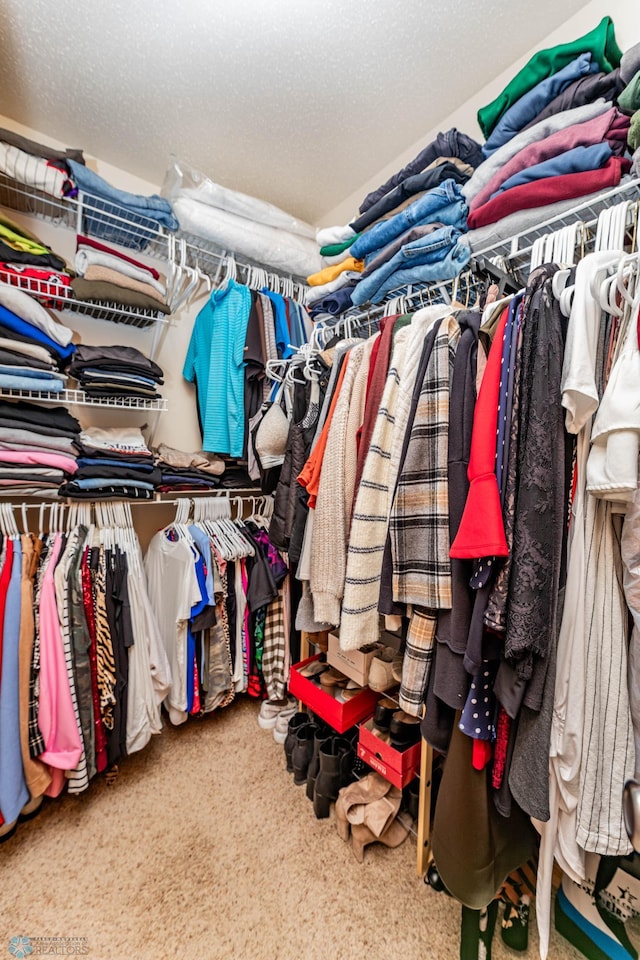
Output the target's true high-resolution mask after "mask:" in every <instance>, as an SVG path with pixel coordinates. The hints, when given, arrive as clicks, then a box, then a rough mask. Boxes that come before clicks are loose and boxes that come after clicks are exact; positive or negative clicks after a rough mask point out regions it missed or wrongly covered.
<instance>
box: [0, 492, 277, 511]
mask: <svg viewBox="0 0 640 960" xmlns="http://www.w3.org/2000/svg"><path fill="white" fill-rule="evenodd" d="M268 496H271V494H268V493H263V492H262V491H261V490H260V489H259V488H258V487H239V488H238V489H236V490H231V489H230V490H224V491H219V492H218V491H216V490H207V491H206V492H205V491H204V490H203V491H197V490H194V491H193V492H192V493H190V494H189V495H186V494H185V496H184V497H178V498H176V497H172V498H170V499H169V498H168V499H166V500H163V499H162V497H161V496H158V497H156V498H154V499H153V500H125V499H119V500H101V499H100V498H99V497H97V498H96V499H95V500H74V499H72V498H71V497H60V498H58V499H56V500H52V499H48V498H44V497H43V498H41V499H37V498H33V497H32V498H30V500H29V502H25V501H24V500H21V499H20V494H14V495H13V497H15V499H13V498H12V496H11V494H9V495H8V496H7V497H6V499H5V498H3V497H2V494H0V503H8V504H9V505H10V506H12V507H22V505H23V503H24V504H25V507H26V509H27V510H39V509H40V506H41V505H43V506H45V507H48V506H55V504H58V506H60V505H62V506H65V507H72V506H82V505H83V504H87V505H88V506H93V504H95V503H109V504H114V503H115V504H117V503H123V504H129V506H133V507H153V506H157V505H158V504H161V503H167V504H169V505H170V506H171V505H174V506H175V505H177V504H179V503H183V502H184V501H185V500H191V499H193V498H195V499H196V500H201V499H206V498H215V497H217V498H218V499H219V500H224V499H227V500H228V499H231V498H232V497H242V498H243V499H247V500H248V499H249V497H268Z"/></svg>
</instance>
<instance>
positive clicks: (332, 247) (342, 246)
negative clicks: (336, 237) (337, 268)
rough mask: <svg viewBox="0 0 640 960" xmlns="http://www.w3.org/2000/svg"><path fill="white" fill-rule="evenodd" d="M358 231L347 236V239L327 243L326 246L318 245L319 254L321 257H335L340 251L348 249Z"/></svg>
mask: <svg viewBox="0 0 640 960" xmlns="http://www.w3.org/2000/svg"><path fill="white" fill-rule="evenodd" d="M359 236H360V234H359V233H354V235H353V236H352V237H349V239H348V240H344V241H343V242H342V243H329V244H327V246H326V247H320V256H321V257H337V256H339V255H340V254H341V253H344V251H345V250H348V249H349V247H350V246H351V244H352V243H355V242H356V240H357V239H358V237H359Z"/></svg>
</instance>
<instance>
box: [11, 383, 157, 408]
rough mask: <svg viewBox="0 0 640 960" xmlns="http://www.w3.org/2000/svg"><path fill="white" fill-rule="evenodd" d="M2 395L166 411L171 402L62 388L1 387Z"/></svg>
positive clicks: (46, 401)
mask: <svg viewBox="0 0 640 960" xmlns="http://www.w3.org/2000/svg"><path fill="white" fill-rule="evenodd" d="M0 397H2V398H3V399H5V400H37V401H38V402H39V403H57V404H62V405H63V406H75V407H111V408H112V409H121V410H155V411H156V412H158V413H164V412H165V411H166V410H168V409H169V404H168V402H167V400H165V399H164V397H160V398H159V399H157V400H145V399H143V398H142V397H104V398H101V399H98V398H95V397H88V396H87V394H86V393H85V392H84V390H61V391H60V392H59V393H51V392H49V391H46V390H43V391H39V390H10V389H7V388H2V389H0Z"/></svg>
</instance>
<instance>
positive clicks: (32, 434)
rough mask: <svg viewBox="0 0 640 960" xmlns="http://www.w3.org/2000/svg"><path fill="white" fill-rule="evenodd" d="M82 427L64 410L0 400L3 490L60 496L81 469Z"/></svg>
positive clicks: (0, 452) (1, 486)
mask: <svg viewBox="0 0 640 960" xmlns="http://www.w3.org/2000/svg"><path fill="white" fill-rule="evenodd" d="M80 429H81V428H80V424H79V423H78V421H77V420H76V419H75V417H72V416H71V414H70V413H69V411H68V410H66V409H65V408H64V407H46V408H45V407H42V406H38V404H35V403H25V402H24V401H22V400H21V401H18V402H14V401H8V400H0V489H1V490H2V492H3V493H5V494H9V493H17V494H20V495H21V496H26V495H29V494H37V495H40V496H43V495H47V493H49V494H50V495H56V494H57V491H58V487H59V486H60V484H61V483H64V482H65V481H67V480H69V479H71V478H72V477H73V476H74V474H75V473H76V470H77V463H76V457H77V448H76V445H75V441H76V439H77V437H78V436H79V434H80Z"/></svg>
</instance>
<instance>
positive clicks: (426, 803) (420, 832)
mask: <svg viewBox="0 0 640 960" xmlns="http://www.w3.org/2000/svg"><path fill="white" fill-rule="evenodd" d="M327 638H328V635H327V633H326V632H325V633H321V634H317V633H306V632H305V631H302V634H301V639H300V660H301V661H302V660H306V659H307V658H308V657H310V656H312V655H313V653H314V652H315V651H316V649H318V648H324V649H326V646H327ZM305 707H306V704H304V703H303V702H302V701H299V709H301V710H304V709H305ZM432 772H433V748H432V747H431V746H429V744H428V743H427V741H426V740H425V739H424V738H422V740H421V749H420V773H419V785H420V791H419V800H418V821H417V825H416V832H417V856H416V872H417V874H418V876H419V877H424V876H425V874H426V872H427V870H428V868H429V864H430V862H431V859H432V855H431V816H430V811H431V786H432Z"/></svg>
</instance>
